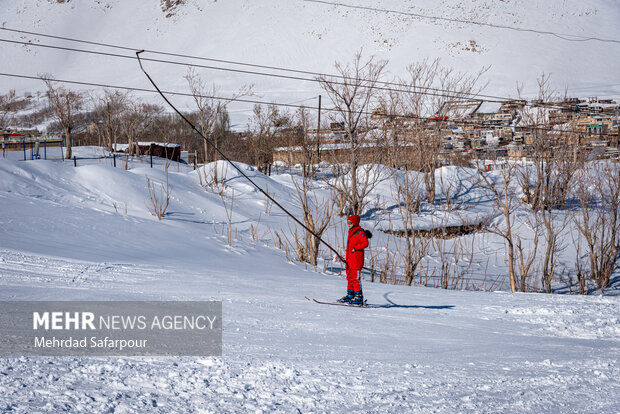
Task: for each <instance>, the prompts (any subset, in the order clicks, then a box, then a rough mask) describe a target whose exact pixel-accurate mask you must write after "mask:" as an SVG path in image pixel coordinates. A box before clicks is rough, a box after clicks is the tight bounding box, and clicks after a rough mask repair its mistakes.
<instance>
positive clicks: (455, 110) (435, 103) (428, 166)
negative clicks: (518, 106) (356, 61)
mask: <svg viewBox="0 0 620 414" xmlns="http://www.w3.org/2000/svg"><path fill="white" fill-rule="evenodd" d="M488 69H489V68H488V67H486V68H482V69H481V70H480V71H479V72H478V73H476V74H474V75H468V74H465V73H461V72H457V71H455V70H454V69H453V68H449V67H445V66H442V64H441V61H440V60H439V59H435V60H433V61H428V60H423V61H421V62H419V63H415V64H411V65H409V66H408V67H407V73H408V76H407V78H405V79H402V80H401V83H403V84H404V85H406V86H405V90H406V93H405V94H404V96H403V101H402V112H403V114H405V115H406V117H407V126H408V128H407V133H408V140H409V141H410V142H412V143H413V144H414V146H415V148H417V160H416V161H417V162H416V165H415V167H416V168H417V169H418V170H420V171H422V172H423V173H424V184H425V186H426V192H427V197H428V201H429V202H430V203H433V204H434V203H435V202H436V197H435V195H436V185H435V170H436V169H437V168H439V167H441V160H440V149H441V145H442V141H443V137H444V135H445V134H446V133H447V131H446V127H447V126H448V122H449V120H450V119H451V118H459V117H461V116H462V115H463V111H464V107H463V106H462V105H459V104H460V102H461V101H463V100H467V99H471V97H472V96H475V95H476V94H478V93H480V92H481V91H482V90H483V89H484V86H486V85H480V79H481V77H482V76H483V75H484V73H485V72H486V71H487V70H488ZM429 88H432V91H429Z"/></svg>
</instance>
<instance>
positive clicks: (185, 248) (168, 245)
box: [0, 147, 620, 414]
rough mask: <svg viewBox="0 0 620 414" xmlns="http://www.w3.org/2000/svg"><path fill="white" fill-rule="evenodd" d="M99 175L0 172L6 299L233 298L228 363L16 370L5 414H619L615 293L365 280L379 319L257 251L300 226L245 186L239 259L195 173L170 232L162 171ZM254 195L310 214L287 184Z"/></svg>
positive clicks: (80, 361) (12, 166) (68, 169)
mask: <svg viewBox="0 0 620 414" xmlns="http://www.w3.org/2000/svg"><path fill="white" fill-rule="evenodd" d="M76 150H77V152H78V153H79V151H85V152H87V151H92V149H91V150H89V149H81V148H79V147H78V148H77V149H76ZM92 164H93V165H84V166H79V167H78V168H73V166H72V165H71V164H70V163H54V162H51V161H48V162H44V161H33V162H14V161H9V160H3V161H2V163H0V174H1V175H2V177H3V180H0V202H1V203H2V204H1V206H2V214H0V228H2V232H1V233H0V300H20V301H23V300H221V301H222V302H223V355H222V356H221V357H194V358H192V357H181V358H170V357H162V358H145V357H141V358H138V357H136V358H127V357H123V358H120V357H118V358H104V357H98V358H75V357H62V358H59V357H53V358H52V357H2V358H0V411H7V412H18V413H30V412H51V413H57V412H61V411H70V412H114V413H134V412H135V413H141V412H145V411H146V412H149V411H157V412H166V413H168V412H170V413H177V412H197V413H198V412H264V413H267V412H283V413H296V412H321V413H322V412H326V413H331V412H385V413H428V412H439V413H472V412H473V413H496V412H517V413H542V412H545V413H566V412H570V413H604V414H606V413H610V414H617V413H618V412H620V400H619V397H618V396H619V395H620V386H619V384H620V373H619V371H618V368H617V359H618V357H617V356H618V355H619V354H620V319H619V312H618V309H619V307H618V304H619V301H620V296H619V295H617V291H618V289H617V287H616V288H615V290H613V289H610V291H611V294H606V295H600V294H597V295H591V296H572V295H544V294H511V293H506V292H496V293H490V292H475V291H456V290H441V289H430V288H424V287H419V286H412V287H407V286H399V285H385V284H380V283H368V282H367V281H364V293H365V297H366V299H367V300H368V302H369V303H370V304H374V305H377V306H378V307H377V308H368V309H348V308H345V307H335V306H333V307H330V306H324V305H318V304H315V303H312V302H309V301H307V300H306V299H304V296H308V297H315V298H317V299H324V300H333V299H334V298H337V297H340V296H342V293H344V292H343V291H344V287H345V280H344V276H343V275H336V274H334V273H326V274H322V273H319V272H315V271H312V270H311V269H306V268H305V267H304V266H302V265H299V264H294V263H290V262H288V261H287V260H286V256H285V254H284V253H283V252H282V250H278V249H276V248H275V247H273V240H269V237H273V236H266V235H263V232H264V230H265V228H262V229H261V234H260V235H259V237H260V238H261V240H260V241H256V240H251V239H250V237H249V231H248V229H247V227H248V226H249V225H250V223H256V222H257V219H256V215H257V214H258V213H259V212H260V213H261V224H262V225H263V226H265V225H266V224H267V225H269V226H273V227H272V228H274V229H283V228H286V227H287V224H286V218H285V217H283V215H282V214H281V213H279V212H276V211H275V210H274V212H273V213H272V214H263V212H264V210H263V208H264V206H262V205H260V202H263V201H264V197H262V196H260V195H258V194H256V192H254V191H253V190H252V191H249V190H247V189H244V186H243V185H242V184H243V183H241V182H240V180H235V179H234V178H235V176H232V177H229V178H232V179H231V180H229V181H228V183H229V188H231V187H232V188H235V200H236V201H235V205H236V207H235V213H234V214H235V220H234V221H235V223H234V226H235V227H236V229H238V230H239V237H237V236H236V235H235V237H234V239H233V241H232V247H228V246H226V245H227V240H226V237H225V236H223V231H224V226H223V225H222V223H225V214H224V211H223V210H224V207H223V205H222V202H221V200H220V198H219V196H216V195H214V194H212V193H210V192H205V191H204V189H202V188H200V186H199V185H198V184H197V182H196V181H197V180H196V177H195V175H194V174H195V173H193V172H191V170H189V169H190V168H191V167H188V170H185V171H183V172H176V173H172V174H170V180H171V183H172V185H173V186H174V190H173V196H174V200H173V203H171V211H170V214H169V215H167V216H166V217H164V220H162V221H161V222H159V221H157V219H155V218H153V217H151V216H150V215H149V213H148V211H147V208H146V205H145V204H144V197H145V192H146V190H145V182H144V180H145V179H144V174H145V173H148V174H149V176H151V177H153V179H154V180H157V181H162V179H163V177H164V175H163V168H154V169H152V170H151V169H146V168H144V165H143V164H142V163H139V162H133V163H131V165H130V167H131V169H130V170H129V171H124V170H121V169H113V168H111V167H107V166H105V164H104V165H101V161H100V160H94V161H92ZM160 167H161V166H160ZM247 171H250V170H249V169H248V170H247ZM256 179H257V180H261V181H262V182H264V183H268V184H269V189H270V191H273V192H275V193H276V195H277V196H278V197H280V198H283V199H285V201H286V203H290V204H291V208H292V209H293V210H294V211H299V210H296V208H297V207H296V206H295V204H294V200H292V199H291V192H290V186H288V184H287V183H290V180H289V178H287V177H286V175H284V174H282V175H279V176H276V177H274V178H271V177H265V176H262V175H260V174H256ZM382 191H388V190H387V189H385V190H382ZM384 195H385V194H384ZM112 201H116V202H117V203H118V206H119V209H120V210H121V211H122V210H123V207H124V205H125V204H127V205H128V206H129V207H128V213H124V212H116V211H115V207H113V206H112ZM256 205H259V206H260V208H259V211H258V212H257V211H256ZM481 208H482V207H480V206H478V207H476V209H478V210H476V209H474V210H475V211H473V212H472V214H477V211H479V210H480V209H481ZM377 233H378V234H377V236H376V237H377V238H378V237H381V235H380V234H379V233H380V232H377ZM264 234H267V233H264ZM373 240H376V239H373ZM492 242H493V239H489V240H488V242H487V241H485V239H483V241H482V242H480V243H481V250H480V251H481V252H482V253H481V255H482V256H485V255H486V256H489V255H493V254H495V255H496V256H497V255H498V252H499V253H500V254H499V256H498V257H497V258H496V259H495V260H496V262H497V263H494V262H493V261H491V262H490V267H491V268H493V270H492V278H495V277H501V276H502V275H505V273H506V272H505V268H504V267H502V266H501V261H502V257H501V248H502V247H501V245H493V243H492ZM496 265H497V266H496ZM333 267H334V270H337V265H335V264H334V265H333ZM495 267H496V268H495ZM320 269H321V267H320V266H319V270H320Z"/></svg>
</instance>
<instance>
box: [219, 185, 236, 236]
mask: <svg viewBox="0 0 620 414" xmlns="http://www.w3.org/2000/svg"><path fill="white" fill-rule="evenodd" d="M220 198H221V200H222V204H224V211H225V212H226V220H227V227H226V239H227V240H228V247H232V215H233V208H234V205H235V189H234V188H233V189H231V194H230V205H229V204H227V203H226V194H225V193H224V191H222V192H221V193H220Z"/></svg>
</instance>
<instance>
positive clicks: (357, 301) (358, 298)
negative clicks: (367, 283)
mask: <svg viewBox="0 0 620 414" xmlns="http://www.w3.org/2000/svg"><path fill="white" fill-rule="evenodd" d="M349 303H350V304H351V305H358V306H362V305H363V304H364V294H363V293H362V291H361V290H360V291H359V292H355V296H354V297H353V300H351V301H350V302H349Z"/></svg>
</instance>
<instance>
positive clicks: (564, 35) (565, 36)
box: [302, 0, 620, 44]
mask: <svg viewBox="0 0 620 414" xmlns="http://www.w3.org/2000/svg"><path fill="white" fill-rule="evenodd" d="M302 1H305V2H306V3H318V4H324V5H329V6H336V7H345V8H349V9H358V10H366V11H373V12H382V13H390V14H400V15H403V16H409V17H418V18H421V19H428V20H439V21H447V22H453V23H461V24H469V25H476V26H486V27H492V28H494V29H506V30H514V31H517V32H529V33H536V34H542V35H550V36H555V37H557V38H559V39H562V40H566V41H569V42H587V41H597V42H605V43H618V44H620V40H618V39H606V38H601V37H597V36H582V35H574V34H568V33H558V32H552V31H549V30H538V29H530V28H525V27H517V26H509V25H504V24H496V23H485V22H477V21H474V20H465V19H456V18H450V17H442V16H431V15H425V14H421V13H413V12H406V11H402V10H391V9H383V8H379V7H370V6H361V5H357V4H346V3H336V2H331V1H324V0H302Z"/></svg>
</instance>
